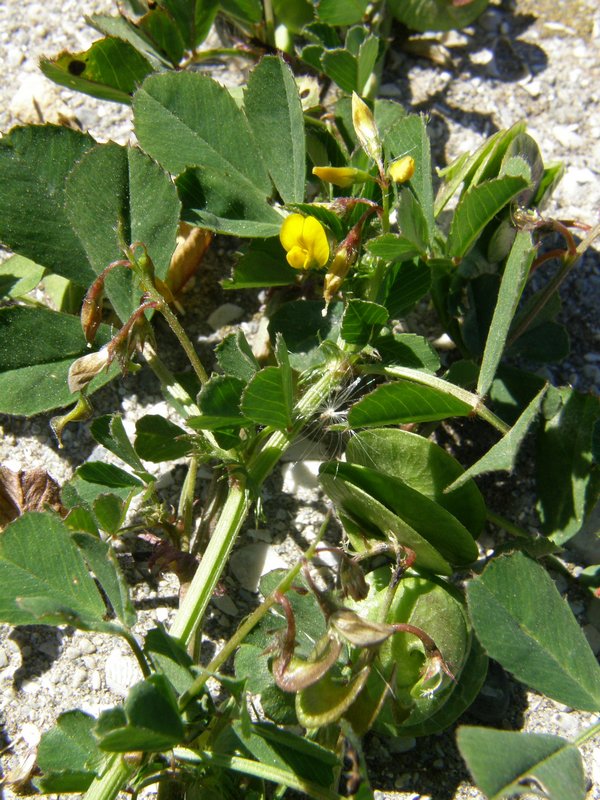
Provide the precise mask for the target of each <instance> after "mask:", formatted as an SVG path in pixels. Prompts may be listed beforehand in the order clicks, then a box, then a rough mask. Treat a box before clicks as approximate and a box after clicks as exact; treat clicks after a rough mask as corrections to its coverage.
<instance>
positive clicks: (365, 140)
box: [352, 92, 383, 174]
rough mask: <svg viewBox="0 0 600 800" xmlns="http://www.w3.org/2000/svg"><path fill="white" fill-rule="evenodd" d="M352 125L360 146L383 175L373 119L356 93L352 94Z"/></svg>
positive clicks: (379, 146)
mask: <svg viewBox="0 0 600 800" xmlns="http://www.w3.org/2000/svg"><path fill="white" fill-rule="evenodd" d="M352 124H353V125H354V130H355V131H356V135H357V137H358V141H359V142H360V146H361V147H362V149H363V150H364V151H365V153H366V154H367V155H368V156H369V157H370V158H372V159H373V161H374V162H375V163H376V164H377V166H378V167H379V172H380V174H381V173H383V163H382V160H381V141H380V139H379V131H378V130H377V125H376V124H375V117H374V116H373V113H372V111H371V109H370V108H369V106H368V105H367V104H366V103H365V102H364V101H363V100H361V99H360V97H359V96H358V95H357V94H356V92H352Z"/></svg>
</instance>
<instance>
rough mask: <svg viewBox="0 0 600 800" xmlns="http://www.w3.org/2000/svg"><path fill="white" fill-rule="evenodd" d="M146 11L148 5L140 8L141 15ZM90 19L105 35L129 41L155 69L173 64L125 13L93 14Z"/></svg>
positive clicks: (94, 26) (92, 24)
mask: <svg viewBox="0 0 600 800" xmlns="http://www.w3.org/2000/svg"><path fill="white" fill-rule="evenodd" d="M146 11H147V6H145V7H144V8H143V9H140V15H143V14H144V13H145V12H146ZM88 21H89V24H90V25H91V26H92V27H93V28H95V29H96V30H97V31H99V32H100V33H102V34H104V35H105V36H110V37H112V38H117V39H122V40H123V41H125V42H129V44H130V45H132V46H133V47H134V48H135V49H136V50H138V51H139V52H140V53H142V54H143V55H144V56H145V57H146V58H147V59H148V61H149V62H150V63H151V64H152V66H153V68H154V70H160V68H161V67H162V68H164V67H171V66H172V64H170V62H169V60H168V58H166V57H165V55H164V53H161V52H159V50H158V49H157V47H156V44H155V43H154V42H153V41H152V39H151V38H150V36H148V34H147V33H145V31H143V30H142V29H141V28H139V27H137V26H136V24H135V22H133V21H132V20H130V19H129V18H128V17H125V16H124V15H120V16H118V17H113V16H109V15H108V14H91V15H90V17H89V18H88Z"/></svg>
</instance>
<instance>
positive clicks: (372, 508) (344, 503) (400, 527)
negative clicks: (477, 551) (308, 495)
mask: <svg viewBox="0 0 600 800" xmlns="http://www.w3.org/2000/svg"><path fill="white" fill-rule="evenodd" d="M340 466H342V463H341V462H333V461H332V462H326V463H325V464H324V465H323V466H322V467H321V470H320V472H319V481H320V483H321V485H322V486H323V489H324V491H325V492H326V493H327V494H328V495H329V497H331V499H332V500H333V501H334V503H335V504H336V507H337V508H338V509H339V510H340V511H341V512H342V514H343V515H344V516H346V517H349V518H350V521H351V522H353V523H356V524H357V525H358V526H359V527H360V530H361V541H359V540H358V539H356V538H354V537H352V536H350V539H351V541H352V544H353V546H354V547H355V549H359V550H364V549H365V542H368V543H369V544H373V541H372V540H375V542H377V541H378V540H380V539H381V538H382V537H383V538H385V539H386V540H389V538H390V535H391V536H393V537H394V538H395V539H396V540H397V541H398V542H399V543H400V544H401V545H404V546H405V547H409V548H410V549H411V550H414V552H415V553H416V556H417V559H416V563H417V565H418V567H419V568H421V569H428V570H430V571H431V572H434V573H436V574H438V575H451V574H452V567H451V566H450V564H449V563H448V561H447V560H446V559H445V558H444V557H443V556H442V555H441V553H439V552H438V550H437V549H436V548H435V547H434V546H433V545H432V544H430V543H429V542H428V541H427V540H426V539H425V538H424V537H423V536H421V535H420V534H419V533H417V532H416V531H415V530H414V529H413V528H412V527H411V526H410V525H409V524H408V523H407V522H406V521H405V520H403V519H400V518H399V517H398V516H397V515H396V514H394V513H393V512H392V511H390V510H389V509H388V508H387V507H386V506H385V505H383V504H382V503H380V502H379V500H377V499H376V498H375V497H373V496H372V495H371V494H369V492H368V491H365V490H364V489H363V488H361V487H359V486H357V485H356V484H355V483H354V482H353V481H351V480H346V478H345V473H343V466H342V473H340V470H339V467H340ZM348 533H349V534H351V531H350V530H348ZM369 540H371V541H369ZM361 544H362V546H361Z"/></svg>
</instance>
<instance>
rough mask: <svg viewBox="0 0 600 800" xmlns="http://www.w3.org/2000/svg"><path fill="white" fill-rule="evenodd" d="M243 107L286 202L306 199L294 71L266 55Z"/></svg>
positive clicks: (301, 126) (252, 77)
mask: <svg viewBox="0 0 600 800" xmlns="http://www.w3.org/2000/svg"><path fill="white" fill-rule="evenodd" d="M244 110H245V113H246V117H247V119H248V122H249V123H250V128H251V129H252V133H253V134H254V138H255V141H256V143H257V144H258V149H259V151H260V153H261V155H262V158H263V161H264V163H265V164H266V166H267V169H268V170H269V175H270V176H271V179H272V181H273V183H274V184H275V188H276V189H277V191H278V192H279V194H280V196H281V199H282V200H283V202H284V203H301V202H302V201H303V200H304V182H305V174H306V163H305V162H306V153H305V146H304V114H303V112H302V104H301V102H300V97H299V95H298V88H297V86H296V81H295V80H294V76H293V74H292V71H291V70H290V68H289V67H288V66H287V64H286V63H285V62H284V61H283V60H282V59H281V58H276V57H274V56H266V57H265V58H263V59H262V61H260V63H259V64H258V66H257V67H255V69H254V70H253V71H252V72H251V74H250V76H249V78H248V84H247V86H246V89H245V91H244Z"/></svg>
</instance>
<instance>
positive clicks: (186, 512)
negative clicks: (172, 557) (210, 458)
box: [177, 456, 198, 551]
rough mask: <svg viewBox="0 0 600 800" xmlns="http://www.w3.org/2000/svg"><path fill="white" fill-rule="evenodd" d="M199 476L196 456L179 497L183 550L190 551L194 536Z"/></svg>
mask: <svg viewBox="0 0 600 800" xmlns="http://www.w3.org/2000/svg"><path fill="white" fill-rule="evenodd" d="M197 475H198V459H197V458H196V456H192V457H191V458H190V465H189V467H188V471H187V475H186V476H185V480H184V482H183V486H182V487H181V494H180V496H179V507H178V509H177V521H178V523H179V524H180V525H181V531H180V535H181V540H180V547H181V549H182V550H186V551H187V550H189V545H190V539H191V534H192V521H193V510H194V492H195V489H196V477H197Z"/></svg>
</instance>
